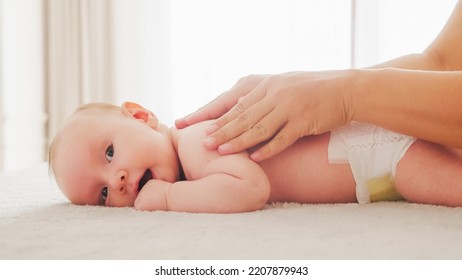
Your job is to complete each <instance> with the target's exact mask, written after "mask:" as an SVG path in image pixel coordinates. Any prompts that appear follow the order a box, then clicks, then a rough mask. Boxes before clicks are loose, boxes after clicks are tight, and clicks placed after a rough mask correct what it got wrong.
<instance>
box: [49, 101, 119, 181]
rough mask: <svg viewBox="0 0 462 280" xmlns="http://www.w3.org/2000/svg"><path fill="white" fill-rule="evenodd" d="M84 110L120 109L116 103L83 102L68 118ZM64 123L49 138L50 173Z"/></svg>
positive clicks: (51, 173) (51, 172)
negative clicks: (50, 138) (51, 137)
mask: <svg viewBox="0 0 462 280" xmlns="http://www.w3.org/2000/svg"><path fill="white" fill-rule="evenodd" d="M85 110H107V111H116V110H117V111H120V106H116V105H113V104H109V103H99V102H94V103H86V104H83V105H81V106H79V107H77V109H76V110H75V111H74V112H73V113H72V114H71V115H70V116H69V118H70V117H72V116H73V115H75V114H76V113H79V112H82V111H85ZM69 118H68V119H69ZM65 124H66V122H64V125H63V126H61V127H60V128H59V129H58V131H57V132H56V134H55V136H54V137H53V139H52V140H51V142H50V145H49V146H48V169H49V173H50V175H53V170H54V168H53V158H54V156H55V150H56V145H57V144H58V143H59V139H60V136H61V133H62V130H63V127H65Z"/></svg>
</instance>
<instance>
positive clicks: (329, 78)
mask: <svg viewBox="0 0 462 280" xmlns="http://www.w3.org/2000/svg"><path fill="white" fill-rule="evenodd" d="M354 73H355V70H341V71H340V70H339V71H324V72H290V73H285V74H279V75H272V76H266V77H262V76H255V77H259V79H256V78H255V77H253V76H249V77H248V79H253V80H252V83H250V82H247V81H246V78H244V79H241V80H240V82H238V83H237V84H236V86H234V87H233V88H232V89H230V90H229V91H227V92H225V93H224V94H222V95H221V96H219V97H218V98H217V99H216V100H214V101H212V102H211V103H210V104H208V105H206V106H205V107H203V108H201V109H200V110H199V111H198V112H196V113H195V114H193V116H194V117H193V119H194V120H197V119H201V120H202V119H206V117H209V118H215V117H218V116H220V115H221V114H223V113H224V114H223V115H222V116H221V117H219V118H218V119H217V120H216V121H215V122H214V123H213V124H212V125H211V126H210V127H209V128H208V130H207V134H208V135H209V137H208V138H206V139H205V140H204V143H203V144H204V145H205V146H206V147H207V148H209V149H218V151H219V152H220V153H221V154H229V153H235V152H240V151H243V150H245V149H248V148H250V147H253V146H255V145H257V144H259V143H262V142H265V141H267V142H266V143H265V144H264V145H263V146H261V147H259V148H258V149H257V150H256V151H255V152H253V153H252V154H251V158H252V159H253V160H255V161H262V160H265V159H267V158H270V157H272V156H274V155H276V154H278V153H279V152H281V151H283V150H284V149H286V148H287V147H289V146H290V145H291V144H293V143H294V142H295V141H297V139H299V138H300V137H303V136H307V135H315V134H321V133H324V132H326V131H330V130H332V129H335V128H337V127H339V126H342V125H344V124H346V123H348V122H350V121H351V120H352V119H353V114H354V104H353V98H352V92H353V91H352V90H351V88H352V87H351V85H352V82H351V81H353V79H354ZM252 77H253V78H252ZM257 82H258V83H257ZM250 84H251V86H249V85H250ZM252 87H253V89H252ZM249 90H250V91H249ZM237 100H238V101H237ZM236 102H237V104H236ZM233 105H234V106H233ZM231 106H233V107H232V108H231ZM228 109H229V111H228ZM225 112H226V113H225Z"/></svg>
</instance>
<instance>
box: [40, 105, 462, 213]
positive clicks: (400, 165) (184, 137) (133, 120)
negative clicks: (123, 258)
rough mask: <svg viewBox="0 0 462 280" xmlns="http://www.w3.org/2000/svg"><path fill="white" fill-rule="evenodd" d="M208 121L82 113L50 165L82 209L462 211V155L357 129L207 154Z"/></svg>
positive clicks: (57, 142) (61, 135)
mask: <svg viewBox="0 0 462 280" xmlns="http://www.w3.org/2000/svg"><path fill="white" fill-rule="evenodd" d="M207 124H208V122H204V123H199V124H196V125H193V126H190V127H187V128H185V129H182V130H178V129H176V128H174V127H171V128H168V127H166V126H165V125H164V124H162V123H160V122H159V120H158V119H157V117H156V116H155V115H154V114H153V113H152V112H150V111H149V110H147V109H145V108H143V107H142V106H140V105H138V104H135V103H131V102H125V103H124V104H122V106H120V107H119V106H113V105H109V104H101V103H93V104H87V105H84V106H82V107H80V108H79V109H78V110H77V111H76V112H75V113H73V114H72V115H71V116H70V117H69V119H68V120H67V121H66V122H65V124H64V126H63V127H62V128H61V129H60V131H59V132H58V133H57V135H56V136H55V138H54V139H53V141H52V143H51V145H50V151H49V161H50V168H51V170H52V172H53V174H54V176H55V179H56V182H57V184H58V186H59V188H60V189H61V191H62V192H63V194H64V195H65V196H66V197H67V198H68V199H69V200H70V201H71V202H72V203H75V204H82V205H104V206H119V207H123V206H134V207H135V208H136V209H139V210H170V211H184V212H209V213H233V212H246V211H254V210H258V209H261V208H262V207H263V206H264V205H265V204H266V203H269V202H277V201H285V202H298V203H350V202H359V203H367V202H373V201H382V200H397V199H403V198H404V199H406V200H408V201H411V202H417V203H428V204H437V205H446V206H462V153H461V152H460V151H459V150H456V149H451V148H447V147H442V146H439V145H436V144H432V143H428V142H425V141H421V140H416V139H414V138H412V137H408V136H404V135H401V134H397V133H394V132H391V131H387V130H384V129H381V128H378V127H375V126H371V125H366V124H359V123H352V124H350V125H347V126H345V127H344V128H341V129H339V130H336V131H333V132H331V133H325V134H322V135H317V136H309V137H304V138H301V139H299V140H298V141H297V142H296V143H295V144H293V145H292V146H291V147H290V148H288V149H287V150H285V151H284V152H282V153H281V154H279V155H277V156H275V157H272V158H271V159H268V160H266V161H263V162H261V163H258V164H257V163H256V162H254V161H252V160H251V159H250V158H249V156H248V153H247V152H242V153H239V154H231V155H225V156H222V155H219V154H218V152H216V151H214V150H208V149H206V148H204V147H203V145H202V141H203V140H204V139H205V138H206V134H205V129H206V127H207Z"/></svg>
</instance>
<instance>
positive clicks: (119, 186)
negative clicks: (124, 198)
mask: <svg viewBox="0 0 462 280" xmlns="http://www.w3.org/2000/svg"><path fill="white" fill-rule="evenodd" d="M127 180H128V173H127V172H126V171H125V170H119V171H117V173H116V175H115V176H114V182H113V184H111V185H112V187H113V188H114V189H115V190H116V191H119V192H124V191H125V188H126V182H127Z"/></svg>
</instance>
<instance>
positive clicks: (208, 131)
mask: <svg viewBox="0 0 462 280" xmlns="http://www.w3.org/2000/svg"><path fill="white" fill-rule="evenodd" d="M218 128H219V127H218V125H216V124H211V125H209V127H207V128H206V129H205V134H206V135H210V134H212V133H214V132H215V131H217V130H218Z"/></svg>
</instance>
